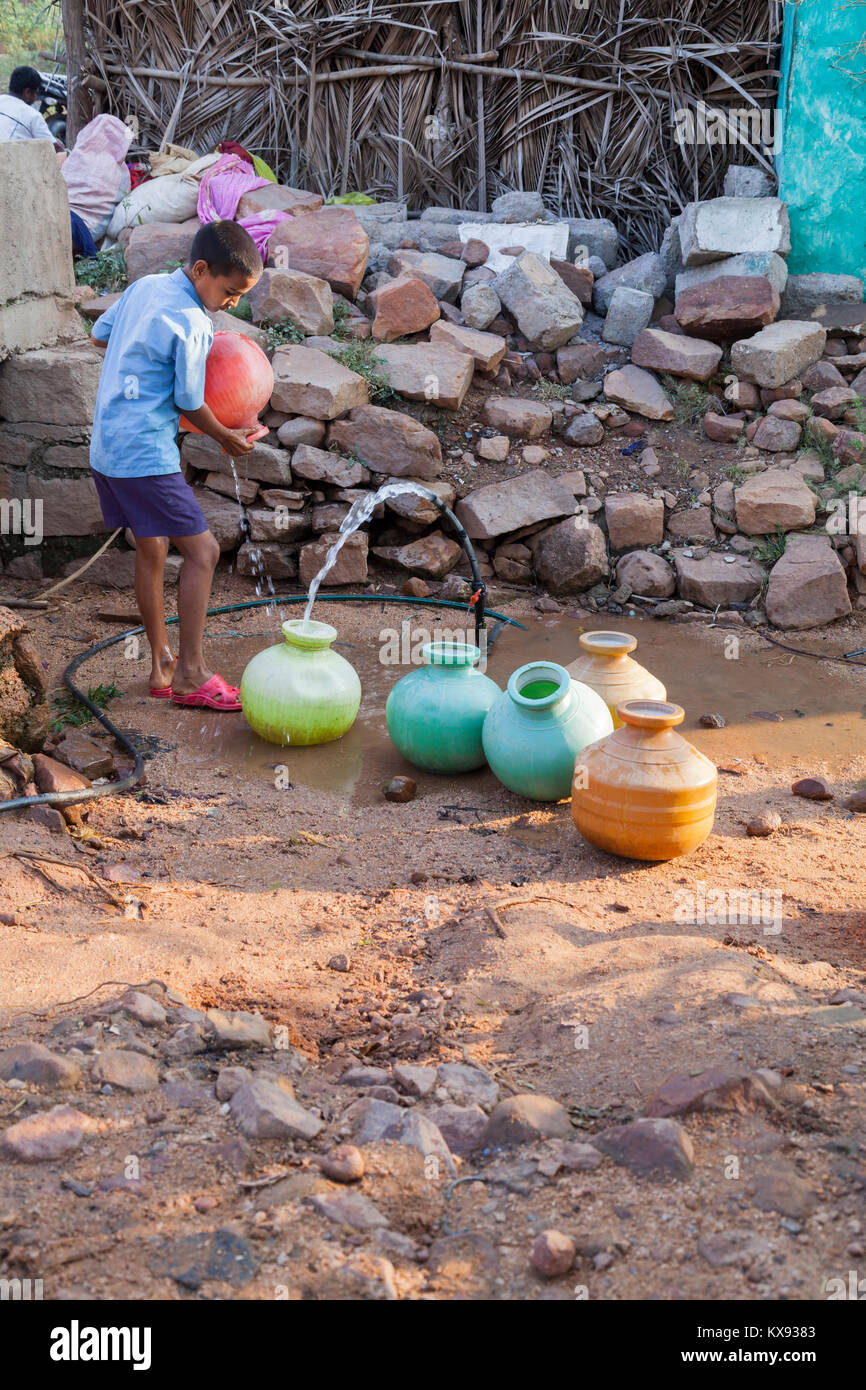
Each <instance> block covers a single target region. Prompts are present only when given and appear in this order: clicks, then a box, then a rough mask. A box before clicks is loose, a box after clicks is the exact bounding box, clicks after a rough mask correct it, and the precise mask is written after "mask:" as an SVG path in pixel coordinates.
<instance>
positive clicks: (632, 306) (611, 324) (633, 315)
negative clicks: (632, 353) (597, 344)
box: [601, 285, 655, 347]
mask: <svg viewBox="0 0 866 1390" xmlns="http://www.w3.org/2000/svg"><path fill="white" fill-rule="evenodd" d="M654 306H655V300H654V299H653V297H652V295H651V294H646V293H644V291H643V290H632V289H629V287H628V286H627V285H618V286H617V288H616V289H615V290H614V292H613V294H612V295H611V297H610V304H609V305H608V310H607V318H606V319H605V321H604V328H603V329H602V334H601V336H602V338H603V339H604V341H605V342H606V343H618V344H619V345H620V346H621V347H631V345H632V343H633V342H634V340H635V338H637V337H638V335H639V334H640V333H641V332H642V331H643V329H645V328H646V327H647V326H648V325H649V322H650V319H651V318H652V316H653V308H654Z"/></svg>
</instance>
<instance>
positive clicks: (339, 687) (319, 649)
mask: <svg viewBox="0 0 866 1390" xmlns="http://www.w3.org/2000/svg"><path fill="white" fill-rule="evenodd" d="M282 631H283V636H284V637H285V641H284V642H278V643H277V645H276V646H275V647H268V648H267V650H266V651H263V652H259V654H258V656H254V657H253V659H252V661H250V662H249V663H248V664H247V668H246V670H245V671H244V674H243V676H242V677H241V705H242V707H243V712H244V717H245V719H246V721H247V723H248V724H249V726H250V728H251V729H254V730H255V732H256V733H257V734H259V735H260V736H261V737H262V738H264V739H267V741H268V743H279V744H290V745H292V746H295V747H297V746H300V747H304V746H307V745H309V744H313V743H331V742H333V740H334V739H336V738H340V736H341V735H342V734H344V733H345V732H346V730H347V729H350V728H351V727H352V725H353V724H354V722H355V718H356V716H357V713H358V709H359V707H360V704H361V682H360V681H359V679H358V674H357V672H356V671H355V669H354V667H352V666H350V665H349V663H348V661H346V659H345V658H344V657H342V656H340V654H339V652H332V651H331V650H330V648H331V643H332V642H333V641H334V640H335V638H336V636H337V629H336V628H334V627H331V626H330V624H328V623H314V622H311V623H309V624H308V625H307V626H306V627H305V626H304V620H303V618H292V619H290V620H289V621H288V622H285V623H283V625H282Z"/></svg>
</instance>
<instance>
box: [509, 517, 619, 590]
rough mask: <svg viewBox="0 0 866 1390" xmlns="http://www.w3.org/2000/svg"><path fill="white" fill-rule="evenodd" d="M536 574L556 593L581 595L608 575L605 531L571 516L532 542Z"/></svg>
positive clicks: (592, 523)
mask: <svg viewBox="0 0 866 1390" xmlns="http://www.w3.org/2000/svg"><path fill="white" fill-rule="evenodd" d="M529 546H530V549H531V551H532V556H533V561H534V566H535V573H536V575H537V576H538V578H539V580H540V582H541V583H542V584H543V585H544V586H545V588H547V589H549V590H550V592H551V593H552V594H578V593H582V592H583V591H584V589H590V588H592V586H593V584H597V583H598V581H599V580H600V579H604V578H606V576H607V573H608V562H607V546H606V545H605V540H604V532H603V531H602V530H601V528H600V527H598V526H596V525H595V523H594V522H592V521H587V520H586V518H585V517H582V516H570V517H567V518H566V519H565V520H564V521H560V522H557V524H556V526H551V527H550V529H549V530H548V531H542V532H540V534H538V535H536V536H533V537H532V539H531V540H530V542H529Z"/></svg>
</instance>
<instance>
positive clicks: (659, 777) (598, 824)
mask: <svg viewBox="0 0 866 1390" xmlns="http://www.w3.org/2000/svg"><path fill="white" fill-rule="evenodd" d="M616 713H617V715H618V717H619V719H620V720H621V721H622V724H621V727H620V728H618V729H615V730H614V732H613V733H612V734H608V736H607V737H606V738H602V739H599V740H598V742H597V743H593V744H591V745H590V747H589V748H585V749H584V750H583V752H582V753H581V754H580V756H579V757H578V759H577V762H576V764H575V768H574V781H573V783H572V790H571V815H572V819H573V820H574V823H575V825H576V826H577V828H578V830H579V831H580V833H581V835H583V837H584V839H586V840H589V842H590V844H593V845H597V846H598V848H599V849H603V850H607V852H608V853H609V854H618V855H621V856H622V857H623V858H625V859H650V860H663V859H676V858H677V856H678V855H681V854H689V853H690V852H691V851H692V850H693V849H696V848H697V847H698V845H700V844H702V843H703V841H704V840H705V839H706V838H707V836H708V835H709V833H710V831H711V830H712V828H713V820H714V818H715V813H716V788H717V782H718V774H717V772H716V768H715V766H714V764H713V763H711V762H710V760H709V758H705V757H704V755H703V753H699V752H698V750H697V748H694V747H693V746H692V744H690V743H688V742H687V741H686V740H685V739H684V738H682V737H681V736H680V735H679V734H677V733H675V732H674V725H675V724H680V723H682V721H683V719H684V718H685V711H684V710H683V709H682V708H681V707H680V706H679V705H671V704H668V703H667V702H666V701H664V700H627V701H626V702H625V704H622V705H620V706H619V707H618V708H617V711H616Z"/></svg>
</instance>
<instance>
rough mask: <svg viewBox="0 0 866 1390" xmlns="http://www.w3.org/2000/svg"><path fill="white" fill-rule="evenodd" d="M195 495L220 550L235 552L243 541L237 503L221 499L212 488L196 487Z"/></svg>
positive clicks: (226, 498) (225, 498) (194, 489)
mask: <svg viewBox="0 0 866 1390" xmlns="http://www.w3.org/2000/svg"><path fill="white" fill-rule="evenodd" d="M193 493H194V495H195V500H196V501H197V502H198V504H199V506H200V507H201V509H202V511H203V512H204V519H205V521H206V522H207V525H208V530H209V531H210V533H211V535H212V536H213V537H214V539H215V540H216V543H217V545H218V546H219V548H220V550H235V549H236V548H237V547H238V546H239V545H240V543H241V540H242V539H243V532H242V530H241V512H240V507H239V506H238V504H237V502H234V501H232V500H231V499H230V498H228V497H220V496H219V494H218V493H216V492H211V490H210V488H206V487H194V488H193Z"/></svg>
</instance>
